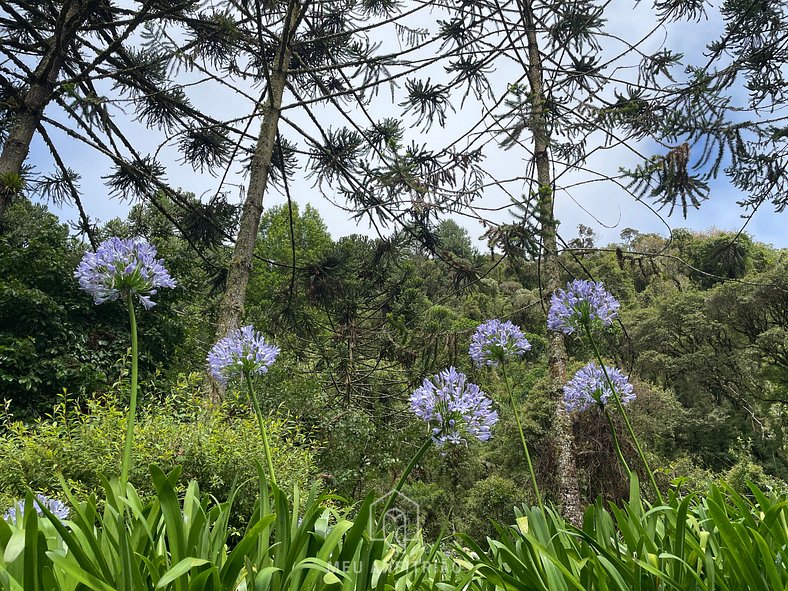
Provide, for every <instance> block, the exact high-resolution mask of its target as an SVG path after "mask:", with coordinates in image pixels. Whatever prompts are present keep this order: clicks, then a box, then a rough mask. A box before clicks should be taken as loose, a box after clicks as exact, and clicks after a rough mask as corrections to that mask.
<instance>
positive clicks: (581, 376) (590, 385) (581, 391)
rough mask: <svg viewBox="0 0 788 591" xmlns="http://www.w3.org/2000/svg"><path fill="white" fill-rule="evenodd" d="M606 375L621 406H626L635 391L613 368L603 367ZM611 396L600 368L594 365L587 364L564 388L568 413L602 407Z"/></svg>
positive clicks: (633, 397) (619, 371)
mask: <svg viewBox="0 0 788 591" xmlns="http://www.w3.org/2000/svg"><path fill="white" fill-rule="evenodd" d="M605 369H606V370H607V375H608V376H610V381H611V382H612V384H613V387H614V388H615V390H616V394H618V399H619V400H620V401H621V404H628V403H630V402H632V401H633V400H634V399H635V389H634V388H633V387H632V384H630V383H629V380H628V379H627V376H625V375H624V374H623V373H622V372H621V370H619V369H617V368H615V367H608V366H607V365H606V366H605ZM612 396H613V392H612V391H611V389H610V384H608V382H607V380H606V379H605V374H604V372H603V371H602V368H601V367H600V366H599V365H597V364H596V363H589V364H588V365H586V366H585V367H583V368H582V369H580V370H579V371H578V372H577V373H576V374H575V375H574V377H573V378H572V379H571V380H569V381H568V382H567V383H566V385H565V386H564V404H565V405H566V409H567V410H568V411H570V412H573V411H577V412H582V411H584V410H586V409H588V408H591V407H593V406H597V407H600V408H602V407H604V406H606V405H607V404H608V403H609V402H610V399H611V398H612Z"/></svg>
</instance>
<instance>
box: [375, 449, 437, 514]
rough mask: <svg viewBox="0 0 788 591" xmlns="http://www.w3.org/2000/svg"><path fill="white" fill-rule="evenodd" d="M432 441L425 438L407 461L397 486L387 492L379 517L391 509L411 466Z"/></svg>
mask: <svg viewBox="0 0 788 591" xmlns="http://www.w3.org/2000/svg"><path fill="white" fill-rule="evenodd" d="M432 443H433V442H432V437H429V438H427V441H425V442H424V444H423V445H422V446H421V447H420V448H419V451H417V452H416V455H415V456H413V457H412V458H411V460H410V462H408V465H407V466H405V471H404V472H403V473H402V476H400V478H399V481H398V482H397V486H395V487H394V490H392V491H391V492H390V493H389V498H388V500H387V501H386V504H385V505H384V506H383V511H382V512H381V513H380V517H381V519H382V518H383V517H385V515H386V513H388V512H389V509H391V506H392V505H393V504H394V500H395V499H396V498H397V496H398V495H399V492H400V491H401V490H402V487H403V486H404V485H405V481H406V480H407V479H408V476H410V473H411V472H413V468H415V467H416V464H418V462H419V460H420V459H421V456H423V455H424V454H425V453H426V452H427V450H428V449H429V448H430V446H431V445H432Z"/></svg>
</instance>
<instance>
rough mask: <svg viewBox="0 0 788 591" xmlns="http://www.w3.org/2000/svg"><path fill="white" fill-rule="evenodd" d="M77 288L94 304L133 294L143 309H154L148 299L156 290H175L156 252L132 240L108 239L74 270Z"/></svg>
mask: <svg viewBox="0 0 788 591" xmlns="http://www.w3.org/2000/svg"><path fill="white" fill-rule="evenodd" d="M74 276H75V277H76V278H77V279H78V280H79V286H80V287H81V288H82V289H84V290H85V291H86V292H88V293H89V294H90V295H92V296H93V301H95V302H96V304H103V303H104V302H108V301H112V300H117V299H118V298H119V297H120V296H121V295H124V296H125V295H130V294H136V295H137V296H139V298H140V302H141V303H142V305H143V306H145V307H146V308H152V307H153V306H155V305H156V304H155V302H153V301H152V300H151V299H150V298H151V296H153V295H156V293H158V290H159V288H160V287H175V280H174V279H173V278H172V277H170V274H169V273H168V272H167V269H165V268H164V265H163V264H162V262H161V261H160V260H159V259H157V258H156V249H155V248H154V247H153V246H152V245H151V244H148V243H147V242H145V241H144V240H139V239H136V238H129V239H121V238H115V237H113V238H108V239H107V240H104V241H103V242H102V243H101V244H99V246H98V248H97V249H96V252H86V253H85V256H83V257H82V261H81V262H80V263H79V265H78V266H77V270H76V271H74Z"/></svg>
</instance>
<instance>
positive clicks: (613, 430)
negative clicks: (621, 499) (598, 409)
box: [602, 406, 632, 480]
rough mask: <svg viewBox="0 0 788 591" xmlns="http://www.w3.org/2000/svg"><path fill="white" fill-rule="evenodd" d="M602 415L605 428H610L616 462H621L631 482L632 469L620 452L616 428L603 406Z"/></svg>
mask: <svg viewBox="0 0 788 591" xmlns="http://www.w3.org/2000/svg"><path fill="white" fill-rule="evenodd" d="M602 414H604V415H605V420H606V421H607V426H608V427H609V428H610V435H611V436H612V437H613V447H615V449H616V455H617V456H618V461H619V462H621V465H622V466H624V470H625V471H626V473H627V478H628V479H629V480H631V479H632V469H631V468H630V467H629V464H628V463H627V459H626V458H625V457H624V452H622V451H621V444H620V443H619V441H618V434H617V433H616V427H615V425H614V424H613V419H611V418H610V413H609V412H607V408H605V407H604V406H603V407H602Z"/></svg>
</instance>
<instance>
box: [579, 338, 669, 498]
mask: <svg viewBox="0 0 788 591" xmlns="http://www.w3.org/2000/svg"><path fill="white" fill-rule="evenodd" d="M583 327H584V328H585V331H586V334H587V335H588V340H589V341H590V342H591V347H593V349H594V355H596V358H597V361H599V365H600V366H601V367H602V372H603V373H604V374H605V381H607V384H608V386H609V387H610V391H611V392H612V393H613V401H614V402H615V404H616V408H617V409H618V411H619V412H620V413H621V416H622V417H623V418H624V424H625V425H626V427H627V432H628V433H629V436H630V437H631V438H632V442H633V443H634V444H635V449H637V451H638V455H639V456H640V461H641V462H643V466H644V467H645V468H646V473H647V474H648V478H649V480H650V481H651V486H652V487H653V488H654V492H655V493H656V495H657V499H659V502H660V503H663V502H664V501H663V499H662V492H660V490H659V487H658V486H657V481H656V480H654V473H653V472H652V471H651V468H650V467H649V465H648V461H647V460H646V454H645V453H643V448H642V447H641V446H640V441H639V440H638V438H637V435H635V430H634V429H633V428H632V423H631V422H630V420H629V415H628V414H627V411H626V410H625V409H624V405H623V404H621V399H620V398H619V397H618V392H616V389H615V387H614V386H613V381H612V380H611V379H610V376H609V375H608V374H607V368H606V367H605V363H604V361H602V355H601V354H600V352H599V347H597V345H596V341H595V340H594V335H593V334H592V333H591V327H590V326H589V325H588V324H587V323H584V324H583ZM611 428H612V427H611Z"/></svg>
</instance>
